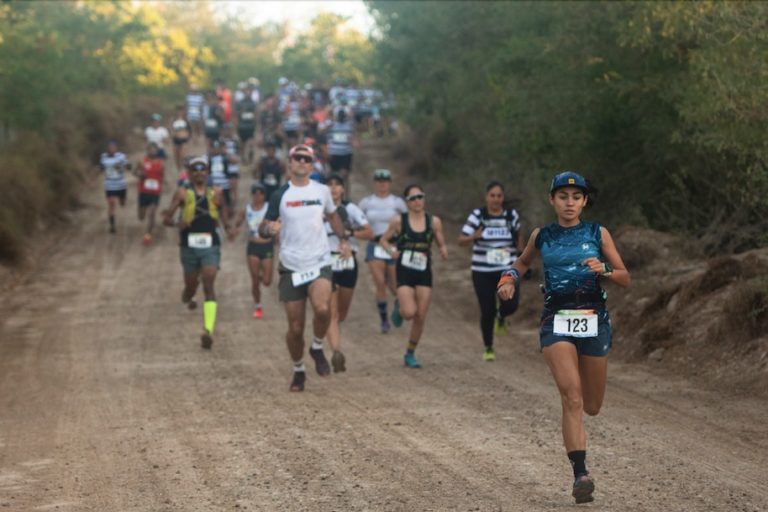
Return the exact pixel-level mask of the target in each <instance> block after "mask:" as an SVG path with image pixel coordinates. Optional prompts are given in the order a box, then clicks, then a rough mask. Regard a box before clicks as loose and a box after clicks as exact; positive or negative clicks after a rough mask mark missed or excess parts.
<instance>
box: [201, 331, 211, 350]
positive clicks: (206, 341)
mask: <svg viewBox="0 0 768 512" xmlns="http://www.w3.org/2000/svg"><path fill="white" fill-rule="evenodd" d="M200 345H201V346H202V347H203V348H204V349H205V350H211V346H212V345H213V336H211V333H209V332H208V331H205V332H204V333H203V335H202V336H200Z"/></svg>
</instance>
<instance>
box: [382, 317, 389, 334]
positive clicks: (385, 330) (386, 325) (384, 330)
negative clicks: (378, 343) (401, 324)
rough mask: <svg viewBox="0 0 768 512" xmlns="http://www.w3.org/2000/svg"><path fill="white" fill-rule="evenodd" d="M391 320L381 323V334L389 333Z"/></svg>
mask: <svg viewBox="0 0 768 512" xmlns="http://www.w3.org/2000/svg"><path fill="white" fill-rule="evenodd" d="M389 329H390V327H389V320H382V321H381V334H387V333H388V332H389Z"/></svg>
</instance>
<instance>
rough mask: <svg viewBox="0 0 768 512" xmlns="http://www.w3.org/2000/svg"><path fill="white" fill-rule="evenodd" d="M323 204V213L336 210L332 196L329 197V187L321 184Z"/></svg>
mask: <svg viewBox="0 0 768 512" xmlns="http://www.w3.org/2000/svg"><path fill="white" fill-rule="evenodd" d="M323 188H324V189H325V190H323V205H324V209H325V213H333V212H335V211H336V205H335V204H333V197H331V189H329V188H328V187H326V186H325V185H323Z"/></svg>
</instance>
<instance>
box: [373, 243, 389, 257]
mask: <svg viewBox="0 0 768 512" xmlns="http://www.w3.org/2000/svg"><path fill="white" fill-rule="evenodd" d="M373 257H374V258H377V259H380V260H391V259H392V256H391V255H390V254H389V253H388V252H387V251H386V249H384V248H383V247H382V246H380V245H379V244H376V245H375V246H374V247H373Z"/></svg>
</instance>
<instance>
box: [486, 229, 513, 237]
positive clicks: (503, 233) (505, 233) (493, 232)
mask: <svg viewBox="0 0 768 512" xmlns="http://www.w3.org/2000/svg"><path fill="white" fill-rule="evenodd" d="M483 238H485V239H486V240H499V239H501V240H508V239H510V238H512V233H510V231H509V228H507V227H503V228H485V229H484V230H483Z"/></svg>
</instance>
